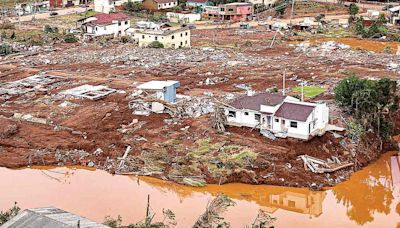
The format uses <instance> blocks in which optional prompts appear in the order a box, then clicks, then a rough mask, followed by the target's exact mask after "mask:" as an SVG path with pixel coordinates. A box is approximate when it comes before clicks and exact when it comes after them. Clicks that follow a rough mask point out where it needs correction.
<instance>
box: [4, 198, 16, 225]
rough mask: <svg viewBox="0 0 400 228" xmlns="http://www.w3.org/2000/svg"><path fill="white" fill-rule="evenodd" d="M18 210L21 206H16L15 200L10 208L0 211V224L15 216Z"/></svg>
mask: <svg viewBox="0 0 400 228" xmlns="http://www.w3.org/2000/svg"><path fill="white" fill-rule="evenodd" d="M20 210H21V208H20V207H18V206H17V202H15V203H14V206H13V207H12V208H10V209H8V210H7V211H5V212H3V211H0V226H1V225H2V224H4V223H6V222H7V221H9V220H10V219H12V218H13V217H15V216H16V215H17V214H18V213H19V211H20Z"/></svg>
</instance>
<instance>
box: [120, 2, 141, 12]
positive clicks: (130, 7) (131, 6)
mask: <svg viewBox="0 0 400 228" xmlns="http://www.w3.org/2000/svg"><path fill="white" fill-rule="evenodd" d="M124 7H125V10H126V11H129V12H141V11H142V10H143V9H144V8H143V3H141V2H132V0H129V1H128V2H127V3H125V5H124Z"/></svg>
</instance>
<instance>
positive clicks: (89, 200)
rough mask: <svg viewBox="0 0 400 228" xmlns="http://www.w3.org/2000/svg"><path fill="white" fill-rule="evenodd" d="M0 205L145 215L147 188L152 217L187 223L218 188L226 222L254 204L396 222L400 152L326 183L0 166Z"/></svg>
mask: <svg viewBox="0 0 400 228" xmlns="http://www.w3.org/2000/svg"><path fill="white" fill-rule="evenodd" d="M0 180H1V182H0V210H5V209H7V208H9V207H11V206H12V205H13V203H14V201H16V202H18V205H19V206H20V207H21V208H32V207H45V206H55V207H59V208H62V209H64V210H67V211H70V212H73V213H76V214H79V215H82V216H84V217H87V218H89V219H92V220H95V221H98V222H102V221H103V220H104V217H105V216H107V215H110V216H112V217H117V216H118V215H121V216H122V219H123V221H124V223H133V222H138V221H141V220H143V219H144V217H145V208H146V200H147V195H148V194H149V195H150V201H151V209H152V211H153V212H154V213H156V216H155V220H156V221H157V220H161V219H162V209H163V208H165V209H170V210H172V211H173V212H174V213H175V214H176V220H177V222H178V226H177V227H190V226H191V225H193V224H194V222H195V221H196V219H197V218H198V217H199V215H200V214H201V213H202V212H203V211H204V209H205V207H206V204H207V202H209V201H210V200H211V199H212V198H213V197H215V196H216V195H217V194H218V193H219V192H223V193H225V194H226V195H228V196H229V197H231V198H232V199H233V200H234V201H235V202H236V206H235V207H231V208H229V209H228V211H226V212H225V214H224V215H223V217H225V219H226V221H228V222H230V223H231V225H232V227H244V226H245V225H250V224H251V223H252V222H253V221H254V219H255V217H256V215H257V212H258V210H259V209H263V210H265V211H266V212H269V213H270V214H271V215H272V216H273V217H276V218H277V221H276V223H275V225H276V227H318V228H320V227H327V226H330V227H357V226H364V227H400V158H399V157H397V156H394V153H386V154H385V155H383V156H382V158H381V159H380V160H378V161H377V162H375V163H373V164H371V165H370V166H368V167H366V168H364V169H362V170H361V171H359V172H357V173H355V174H354V175H353V176H352V177H351V179H350V180H348V181H346V182H344V183H341V184H339V185H337V186H335V187H333V188H330V189H327V190H325V191H318V192H313V191H309V190H308V189H303V188H289V187H277V186H267V185H257V186H255V185H246V184H227V185H223V186H218V185H208V186H207V187H203V188H193V187H188V186H183V185H178V184H174V183H171V182H166V181H161V180H157V179H154V178H147V177H139V178H138V177H134V176H113V175H111V174H109V173H107V172H105V171H102V170H93V169H83V168H73V167H69V168H67V167H64V168H44V167H36V168H33V169H19V170H11V169H6V168H0Z"/></svg>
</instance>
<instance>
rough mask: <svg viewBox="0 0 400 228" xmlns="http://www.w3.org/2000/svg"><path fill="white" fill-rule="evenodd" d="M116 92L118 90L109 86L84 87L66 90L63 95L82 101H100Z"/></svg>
mask: <svg viewBox="0 0 400 228" xmlns="http://www.w3.org/2000/svg"><path fill="white" fill-rule="evenodd" d="M116 91H117V90H115V89H112V88H109V87H107V86H101V85H100V86H92V85H82V86H79V87H75V88H72V89H69V90H65V91H63V92H61V94H64V95H71V96H74V97H79V98H82V99H89V100H99V99H102V98H104V97H106V96H108V95H110V94H112V93H115V92H116Z"/></svg>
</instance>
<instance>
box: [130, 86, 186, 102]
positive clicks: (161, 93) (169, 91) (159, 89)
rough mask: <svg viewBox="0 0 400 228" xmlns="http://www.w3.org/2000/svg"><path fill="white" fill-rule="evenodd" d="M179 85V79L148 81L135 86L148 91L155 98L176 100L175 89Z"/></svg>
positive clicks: (168, 100) (169, 100)
mask: <svg viewBox="0 0 400 228" xmlns="http://www.w3.org/2000/svg"><path fill="white" fill-rule="evenodd" d="M179 86H180V83H179V81H149V82H146V83H143V84H141V85H139V86H137V87H136V88H137V89H140V90H143V91H145V92H147V93H150V95H151V96H153V97H154V98H155V99H159V100H163V101H167V102H176V89H177V88H178V87H179Z"/></svg>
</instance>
